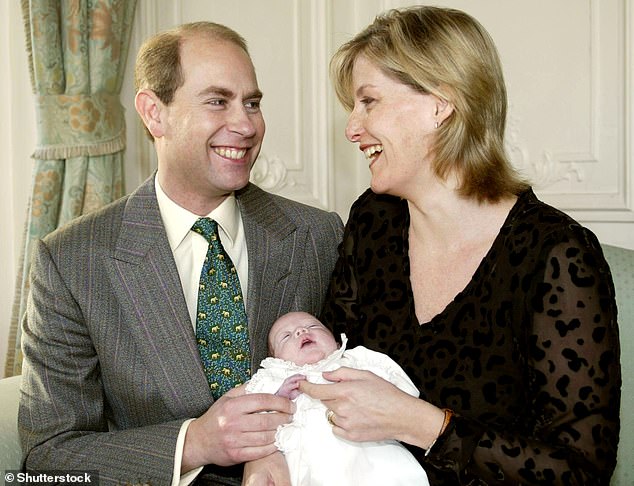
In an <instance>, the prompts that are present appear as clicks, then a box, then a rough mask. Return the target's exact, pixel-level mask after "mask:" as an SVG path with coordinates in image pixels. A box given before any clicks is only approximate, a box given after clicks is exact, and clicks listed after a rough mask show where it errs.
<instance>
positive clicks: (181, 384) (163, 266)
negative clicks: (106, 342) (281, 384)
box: [113, 177, 212, 417]
mask: <svg viewBox="0 0 634 486" xmlns="http://www.w3.org/2000/svg"><path fill="white" fill-rule="evenodd" d="M113 271H114V276H113V278H114V279H115V281H117V282H118V285H115V287H116V288H118V291H119V293H120V301H121V302H122V303H125V307H126V309H127V311H128V312H129V313H130V321H131V332H132V334H133V335H134V336H135V338H136V340H137V344H138V348H139V349H140V350H141V352H142V353H143V354H144V358H145V362H146V363H147V367H148V369H149V370H150V372H151V374H152V376H153V377H154V378H155V380H156V382H157V384H158V385H159V387H160V388H161V390H162V393H163V396H164V398H165V404H166V406H167V407H168V408H169V409H170V410H172V411H173V413H174V415H175V417H181V416H183V413H191V410H192V405H195V408H197V409H199V410H200V411H201V412H202V411H204V410H206V409H207V408H208V407H209V405H210V404H211V401H212V399H211V397H210V394H209V388H208V385H207V380H206V378H205V375H204V372H203V369H202V365H201V362H200V358H199V355H198V350H197V347H196V342H195V337H194V331H193V329H192V324H191V321H190V319H189V314H188V312H187V305H186V303H185V298H184V296H183V292H182V287H181V283H180V279H179V276H178V270H177V268H176V263H175V262H174V257H173V254H172V251H171V249H170V246H169V242H168V240H167V235H166V233H165V228H164V226H163V222H162V219H161V215H160V211H159V207H158V203H157V200H156V193H155V190H154V177H151V178H150V179H148V180H147V181H146V182H145V183H144V184H143V185H142V186H141V187H139V189H138V190H137V191H136V192H135V193H133V194H132V195H131V196H130V197H129V199H128V202H127V204H126V208H125V210H124V214H123V218H122V222H121V231H120V234H119V238H118V241H117V246H116V248H115V251H114V256H113Z"/></svg>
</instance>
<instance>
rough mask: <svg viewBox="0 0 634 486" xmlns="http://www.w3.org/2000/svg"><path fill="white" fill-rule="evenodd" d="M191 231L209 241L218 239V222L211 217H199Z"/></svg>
mask: <svg viewBox="0 0 634 486" xmlns="http://www.w3.org/2000/svg"><path fill="white" fill-rule="evenodd" d="M192 231H195V232H196V233H198V234H199V235H202V236H204V237H205V239H206V240H207V241H208V242H209V243H211V242H212V241H216V240H217V239H218V223H216V222H215V221H214V220H213V219H211V218H199V219H198V220H197V221H196V222H195V223H194V226H192Z"/></svg>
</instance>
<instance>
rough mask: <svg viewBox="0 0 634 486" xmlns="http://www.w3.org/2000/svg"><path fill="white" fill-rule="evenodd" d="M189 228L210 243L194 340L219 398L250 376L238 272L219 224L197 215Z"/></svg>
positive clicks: (247, 336) (199, 288)
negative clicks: (222, 239)
mask: <svg viewBox="0 0 634 486" xmlns="http://www.w3.org/2000/svg"><path fill="white" fill-rule="evenodd" d="M192 231H195V232H196V233H198V234H200V235H202V236H204V237H205V239H206V240H207V241H208V242H209V249H208V250H207V256H206V257H205V263H204V264H203V269H202V272H201V274H200V284H199V286H198V310H197V314H196V342H197V343H198V351H199V352H200V357H201V359H202V362H203V368H204V369H205V374H206V375H207V381H208V382H209V388H210V389H211V394H212V395H213V397H214V398H215V399H218V398H219V397H220V396H222V395H223V394H224V393H226V392H227V391H228V390H230V389H231V388H234V387H236V386H238V385H241V384H242V383H245V382H246V381H247V380H248V379H249V378H250V377H251V367H250V363H251V360H250V351H249V350H250V348H249V332H248V329H247V314H246V312H245V310H244V302H243V298H242V290H241V289H240V281H239V280H238V273H237V272H236V268H235V267H234V265H233V263H232V262H231V258H229V255H227V253H226V252H225V250H224V248H223V247H222V243H221V242H220V237H219V236H218V224H217V223H216V222H215V221H214V220H212V219H209V218H200V219H199V220H198V221H196V223H194V226H192Z"/></svg>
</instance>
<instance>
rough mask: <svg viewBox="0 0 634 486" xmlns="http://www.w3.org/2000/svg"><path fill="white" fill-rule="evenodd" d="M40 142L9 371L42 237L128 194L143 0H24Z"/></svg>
mask: <svg viewBox="0 0 634 486" xmlns="http://www.w3.org/2000/svg"><path fill="white" fill-rule="evenodd" d="M21 6H22V13H23V18H24V30H25V34H26V48H27V51H28V55H29V70H30V76H31V85H32V87H33V92H34V95H35V105H36V120H37V137H38V140H37V146H36V147H35V150H34V153H33V158H34V159H35V163H34V168H33V176H32V182H31V184H32V188H31V196H30V200H29V208H28V214H27V222H26V229H25V233H24V243H23V248H22V256H21V262H22V263H21V268H22V271H21V274H20V275H18V278H17V279H16V280H17V281H16V289H15V297H14V305H13V310H12V316H11V325H10V333H9V350H8V353H7V360H6V363H5V376H11V375H16V374H20V373H21V365H22V354H21V350H20V321H21V318H22V316H23V315H24V312H25V309H26V299H27V296H28V292H29V279H28V273H29V269H30V261H31V259H30V251H31V247H32V244H33V242H34V241H36V240H38V239H40V238H42V237H44V236H46V235H47V234H48V233H50V232H51V231H53V230H55V229H56V228H58V227H60V226H62V225H64V224H65V223H67V222H68V221H70V220H72V219H73V218H75V217H77V216H79V215H82V214H86V213H88V212H90V211H93V210H95V209H97V208H99V207H101V206H103V205H105V204H108V203H110V202H112V201H113V200H115V199H117V198H119V197H121V196H122V195H123V191H124V188H123V150H124V149H125V119H124V108H123V106H122V105H121V102H120V99H119V94H120V92H121V85H122V82H123V74H124V69H125V63H126V58H127V53H128V47H129V40H130V32H131V29H132V23H133V20H134V12H135V7H136V0H22V1H21Z"/></svg>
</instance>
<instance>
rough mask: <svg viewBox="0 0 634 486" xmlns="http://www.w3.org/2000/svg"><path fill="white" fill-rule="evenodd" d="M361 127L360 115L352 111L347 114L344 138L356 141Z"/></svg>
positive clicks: (358, 138) (359, 136) (359, 135)
mask: <svg viewBox="0 0 634 486" xmlns="http://www.w3.org/2000/svg"><path fill="white" fill-rule="evenodd" d="M362 130H363V128H362V125H361V119H360V115H359V114H358V113H357V112H355V111H353V112H352V113H350V116H348V123H347V124H346V138H347V139H348V140H349V141H351V142H353V143H354V142H358V141H359V140H360V138H361V132H362Z"/></svg>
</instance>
